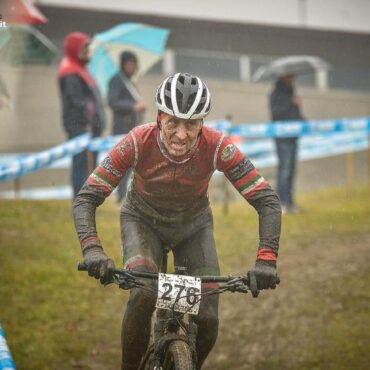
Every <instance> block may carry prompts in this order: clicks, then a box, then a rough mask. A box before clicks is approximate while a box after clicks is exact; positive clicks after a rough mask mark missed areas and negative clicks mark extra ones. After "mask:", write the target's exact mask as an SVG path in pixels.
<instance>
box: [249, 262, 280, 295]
mask: <svg viewBox="0 0 370 370" xmlns="http://www.w3.org/2000/svg"><path fill="white" fill-rule="evenodd" d="M248 278H249V289H250V290H251V292H252V295H253V297H255V298H256V297H258V294H259V291H260V290H262V289H275V288H276V284H279V282H280V280H279V278H278V276H277V273H276V262H275V261H265V260H257V261H256V264H255V266H254V267H253V268H252V270H250V271H249V272H248Z"/></svg>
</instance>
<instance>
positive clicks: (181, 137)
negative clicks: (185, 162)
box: [159, 113, 202, 157]
mask: <svg viewBox="0 0 370 370" xmlns="http://www.w3.org/2000/svg"><path fill="white" fill-rule="evenodd" d="M159 119H160V123H161V139H162V141H163V144H164V146H165V147H166V149H167V151H168V153H169V154H170V155H172V156H175V157H179V156H182V155H184V154H186V153H187V152H189V151H190V150H191V148H192V147H193V146H194V145H195V143H196V141H197V137H198V134H199V131H200V129H201V127H202V120H199V119H188V120H186V119H180V118H177V117H174V116H170V115H169V114H166V113H161V115H160V116H159Z"/></svg>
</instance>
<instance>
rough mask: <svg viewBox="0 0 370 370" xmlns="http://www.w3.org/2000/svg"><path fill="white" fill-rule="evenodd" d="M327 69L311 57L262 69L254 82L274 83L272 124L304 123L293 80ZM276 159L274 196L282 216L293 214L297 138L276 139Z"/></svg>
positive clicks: (291, 58)
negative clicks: (267, 81)
mask: <svg viewBox="0 0 370 370" xmlns="http://www.w3.org/2000/svg"><path fill="white" fill-rule="evenodd" d="M329 68H330V66H329V64H328V63H327V62H326V61H324V60H323V59H321V58H319V57H316V56H312V55H289V56H286V57H282V58H278V59H275V60H273V61H272V62H271V63H269V64H268V65H265V66H261V67H259V68H258V69H257V71H256V72H255V73H254V75H253V81H256V82H257V81H264V80H268V79H271V78H274V79H275V80H276V83H275V87H274V89H273V91H272V92H271V93H270V96H269V98H270V99H269V100H270V101H269V103H270V112H271V118H272V120H273V121H292V120H303V119H304V117H303V115H302V99H301V98H300V97H299V96H298V95H296V92H295V88H294V79H295V76H297V75H302V74H307V73H315V72H317V71H325V70H328V69H329ZM275 143H276V150H277V156H278V161H279V163H278V174H277V193H278V195H279V197H280V201H281V204H282V211H283V213H287V212H293V213H296V212H298V211H299V210H300V208H299V207H298V206H297V205H296V204H295V202H294V196H293V185H294V177H295V173H296V161H297V149H298V137H284V138H280V137H277V138H275Z"/></svg>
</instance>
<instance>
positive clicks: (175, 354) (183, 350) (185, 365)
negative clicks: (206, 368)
mask: <svg viewBox="0 0 370 370" xmlns="http://www.w3.org/2000/svg"><path fill="white" fill-rule="evenodd" d="M194 369H195V366H194V364H193V356H192V351H191V349H190V347H189V345H188V344H187V343H186V342H184V341H183V340H175V341H173V342H171V343H170V345H169V346H168V349H167V353H166V357H165V360H164V366H163V370H194Z"/></svg>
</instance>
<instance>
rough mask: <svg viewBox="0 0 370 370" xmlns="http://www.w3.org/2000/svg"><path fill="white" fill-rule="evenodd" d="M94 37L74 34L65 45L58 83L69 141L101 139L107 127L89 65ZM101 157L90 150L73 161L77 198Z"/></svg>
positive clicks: (75, 157)
mask: <svg viewBox="0 0 370 370" xmlns="http://www.w3.org/2000/svg"><path fill="white" fill-rule="evenodd" d="M89 43H90V37H89V36H88V35H87V34H85V33H82V32H71V33H69V34H68V35H67V36H66V37H65V38H64V41H63V47H64V52H65V56H64V58H63V59H62V60H61V62H60V65H59V69H58V82H59V88H60V96H61V100H62V110H63V127H64V130H65V132H66V133H67V136H68V139H71V138H73V137H75V136H78V135H81V134H83V133H85V132H90V133H91V134H92V136H93V137H97V136H100V135H101V133H102V131H103V129H104V127H105V114H104V108H103V102H102V99H101V96H100V92H99V89H98V87H97V85H96V82H95V80H94V78H93V77H92V75H91V74H90V73H89V71H88V69H87V67H86V64H87V62H88V61H89V55H88V47H89ZM96 157H97V153H96V152H93V153H91V152H90V153H88V152H87V151H86V150H84V151H83V152H81V153H79V154H76V155H75V156H73V158H72V171H71V183H72V187H73V194H74V196H76V195H77V193H78V191H79V190H80V189H81V187H82V185H83V184H84V182H85V181H86V179H87V177H88V175H89V174H90V172H91V171H92V170H93V169H94V168H95V166H96Z"/></svg>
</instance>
